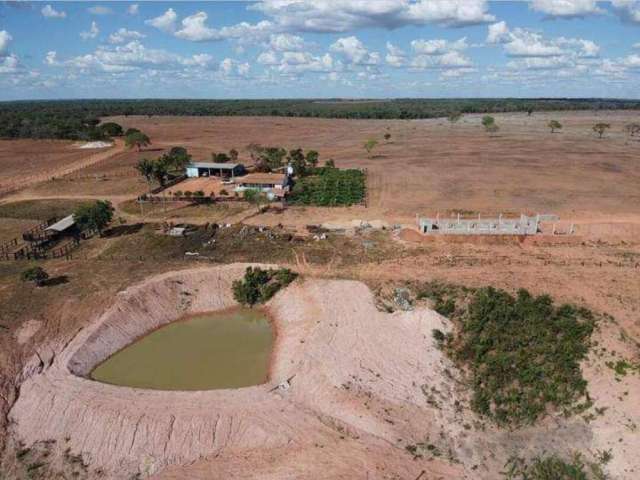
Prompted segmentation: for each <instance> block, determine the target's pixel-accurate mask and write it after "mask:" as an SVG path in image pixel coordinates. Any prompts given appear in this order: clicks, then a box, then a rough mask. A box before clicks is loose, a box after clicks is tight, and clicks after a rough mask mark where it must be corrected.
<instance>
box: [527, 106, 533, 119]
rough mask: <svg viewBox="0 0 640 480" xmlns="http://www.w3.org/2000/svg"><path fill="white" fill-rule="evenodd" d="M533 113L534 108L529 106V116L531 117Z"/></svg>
mask: <svg viewBox="0 0 640 480" xmlns="http://www.w3.org/2000/svg"><path fill="white" fill-rule="evenodd" d="M531 114H533V108H531V107H529V108H527V117H530V116H531Z"/></svg>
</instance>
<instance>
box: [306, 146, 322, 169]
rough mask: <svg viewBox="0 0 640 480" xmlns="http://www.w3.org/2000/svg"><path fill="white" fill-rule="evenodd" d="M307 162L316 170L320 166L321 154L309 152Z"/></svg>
mask: <svg viewBox="0 0 640 480" xmlns="http://www.w3.org/2000/svg"><path fill="white" fill-rule="evenodd" d="M306 161H307V163H308V164H309V165H311V166H312V167H313V168H316V167H317V166H318V162H319V161H320V154H319V153H318V152H316V151H315V150H309V151H308V152H307V157H306Z"/></svg>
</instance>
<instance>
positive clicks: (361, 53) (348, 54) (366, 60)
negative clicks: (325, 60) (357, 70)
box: [329, 36, 380, 65]
mask: <svg viewBox="0 0 640 480" xmlns="http://www.w3.org/2000/svg"><path fill="white" fill-rule="evenodd" d="M329 48H330V50H331V51H332V52H336V53H339V54H341V55H342V56H343V57H344V58H345V59H346V60H347V61H348V62H349V63H353V64H354V65H377V64H378V63H380V54H379V53H377V52H369V51H368V50H367V49H366V47H365V46H364V45H363V43H362V42H361V41H360V40H359V39H358V38H357V37H354V36H351V37H345V38H339V39H338V40H337V41H336V42H335V43H333V44H332V45H331V47H329Z"/></svg>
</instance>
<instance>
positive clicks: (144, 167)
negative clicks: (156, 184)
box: [135, 158, 154, 182]
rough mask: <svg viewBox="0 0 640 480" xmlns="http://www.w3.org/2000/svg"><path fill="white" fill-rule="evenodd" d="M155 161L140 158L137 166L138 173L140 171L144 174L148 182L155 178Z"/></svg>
mask: <svg viewBox="0 0 640 480" xmlns="http://www.w3.org/2000/svg"><path fill="white" fill-rule="evenodd" d="M153 163H154V162H152V161H151V160H149V159H147V158H142V159H140V160H138V163H137V165H136V167H135V168H136V170H137V171H138V173H140V175H142V176H143V177H144V178H145V179H146V180H147V182H150V181H151V179H152V178H153Z"/></svg>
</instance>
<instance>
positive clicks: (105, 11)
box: [87, 5, 113, 15]
mask: <svg viewBox="0 0 640 480" xmlns="http://www.w3.org/2000/svg"><path fill="white" fill-rule="evenodd" d="M87 12H89V13H90V14H91V15H111V14H112V13H113V10H111V9H110V8H109V7H103V6H102V5H96V6H94V7H89V8H87Z"/></svg>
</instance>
